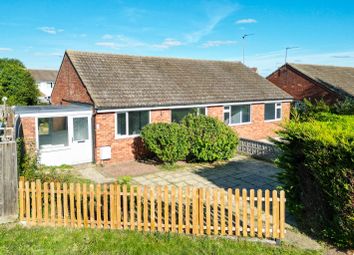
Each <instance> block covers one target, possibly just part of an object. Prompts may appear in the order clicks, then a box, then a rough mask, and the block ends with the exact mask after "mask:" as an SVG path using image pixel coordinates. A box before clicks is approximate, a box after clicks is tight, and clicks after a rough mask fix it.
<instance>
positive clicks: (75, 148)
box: [70, 116, 92, 164]
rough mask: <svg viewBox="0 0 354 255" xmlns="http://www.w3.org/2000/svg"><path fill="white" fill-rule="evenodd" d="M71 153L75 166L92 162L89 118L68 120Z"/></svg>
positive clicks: (80, 117)
mask: <svg viewBox="0 0 354 255" xmlns="http://www.w3.org/2000/svg"><path fill="white" fill-rule="evenodd" d="M70 119H71V121H70V124H71V125H70V126H71V130H72V132H71V151H72V157H73V161H74V162H75V164H80V163H88V162H92V133H91V116H75V117H71V118H70Z"/></svg>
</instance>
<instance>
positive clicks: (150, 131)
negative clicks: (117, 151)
mask: <svg viewBox="0 0 354 255" xmlns="http://www.w3.org/2000/svg"><path fill="white" fill-rule="evenodd" d="M141 137H142V138H143V141H144V144H145V146H146V147H147V149H148V150H149V151H151V152H152V153H154V154H155V155H156V157H157V158H158V159H159V160H161V161H162V162H166V163H170V164H173V163H175V162H177V161H178V160H184V159H186V156H187V154H188V151H189V147H190V143H189V141H188V136H187V130H186V128H185V127H184V126H181V125H179V124H177V123H153V124H150V125H147V126H145V127H144V128H143V130H142V132H141Z"/></svg>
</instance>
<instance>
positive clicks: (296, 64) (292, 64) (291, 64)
mask: <svg viewBox="0 0 354 255" xmlns="http://www.w3.org/2000/svg"><path fill="white" fill-rule="evenodd" d="M287 64H288V65H290V66H294V65H295V66H319V67H335V68H351V69H354V67H352V66H335V65H320V64H298V63H287Z"/></svg>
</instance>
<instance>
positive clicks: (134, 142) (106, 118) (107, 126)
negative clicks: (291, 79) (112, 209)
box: [95, 103, 290, 164]
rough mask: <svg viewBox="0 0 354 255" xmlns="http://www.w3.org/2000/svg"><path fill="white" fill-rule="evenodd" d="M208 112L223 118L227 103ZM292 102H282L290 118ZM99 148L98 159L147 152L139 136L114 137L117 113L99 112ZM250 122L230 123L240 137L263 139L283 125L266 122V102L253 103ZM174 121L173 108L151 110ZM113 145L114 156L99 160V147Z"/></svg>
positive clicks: (162, 119)
mask: <svg viewBox="0 0 354 255" xmlns="http://www.w3.org/2000/svg"><path fill="white" fill-rule="evenodd" d="M207 112H208V116H212V117H215V118H218V119H219V120H222V121H223V119H224V107H223V106H213V107H208V109H207ZM289 115H290V103H283V104H282V116H283V119H289ZM95 118H96V148H95V157H96V162H97V163H105V164H106V163H117V162H121V161H128V160H134V159H136V158H139V157H141V156H142V155H144V154H145V153H146V151H144V149H143V145H142V142H141V139H140V138H139V137H136V138H115V113H98V114H96V117H95ZM251 118H252V119H251V121H252V123H250V124H241V125H235V126H231V128H232V129H233V130H235V131H236V132H237V133H238V134H239V136H240V137H243V138H248V139H253V140H260V139H266V138H267V137H269V136H275V133H274V132H275V131H276V130H278V129H280V128H281V126H280V124H281V121H272V122H264V104H254V105H252V106H251ZM170 121H171V110H153V111H151V122H152V123H157V122H166V123H169V122H170ZM101 146H110V147H111V151H112V158H111V159H110V160H105V161H101V160H100V147H101Z"/></svg>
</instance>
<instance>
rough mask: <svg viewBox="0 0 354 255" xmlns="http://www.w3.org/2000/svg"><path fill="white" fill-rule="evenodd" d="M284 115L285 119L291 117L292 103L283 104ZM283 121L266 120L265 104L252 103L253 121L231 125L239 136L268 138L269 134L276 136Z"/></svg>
mask: <svg viewBox="0 0 354 255" xmlns="http://www.w3.org/2000/svg"><path fill="white" fill-rule="evenodd" d="M282 116H283V120H285V119H289V116H290V103H283V104H282ZM281 122H282V121H271V122H265V121H264V104H254V105H251V123H250V124H240V125H234V126H231V128H232V129H233V130H235V131H236V132H237V133H238V135H239V137H243V138H247V139H252V140H260V139H266V138H268V137H269V136H271V137H274V136H275V131H276V130H279V129H280V128H281V126H280V124H281Z"/></svg>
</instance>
